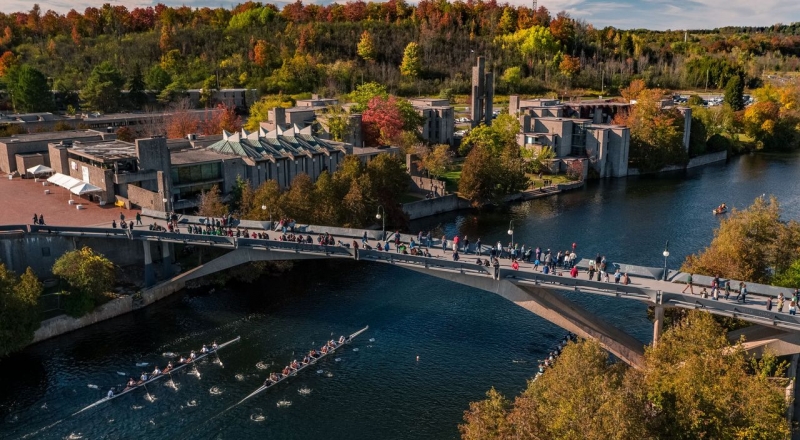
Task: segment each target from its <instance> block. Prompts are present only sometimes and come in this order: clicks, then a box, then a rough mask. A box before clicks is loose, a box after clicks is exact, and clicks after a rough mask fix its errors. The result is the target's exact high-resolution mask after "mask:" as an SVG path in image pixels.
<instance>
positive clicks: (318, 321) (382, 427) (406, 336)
mask: <svg viewBox="0 0 800 440" xmlns="http://www.w3.org/2000/svg"><path fill="white" fill-rule="evenodd" d="M798 181H800V156H797V155H789V156H787V155H783V156H769V155H754V156H745V157H741V158H737V159H734V160H733V161H731V163H729V164H727V165H719V166H712V167H707V168H704V169H702V170H698V171H693V172H690V173H687V174H684V173H680V174H675V175H670V176H660V177H643V178H635V179H620V180H614V181H606V182H601V183H594V184H591V185H589V186H588V187H586V188H584V189H581V190H578V191H574V192H569V193H564V194H562V195H558V196H556V197H551V198H548V199H543V200H537V201H531V202H528V203H524V204H519V205H516V206H514V207H513V208H512V209H511V212H505V213H500V212H497V213H487V214H482V215H481V216H480V218H478V217H477V216H476V215H474V214H469V213H458V214H451V215H446V216H441V217H437V218H433V219H428V220H426V221H423V222H419V223H418V224H416V225H414V228H427V227H430V226H441V227H443V228H444V229H445V231H447V233H448V235H452V234H453V233H456V232H458V233H460V234H467V235H468V236H469V237H470V239H471V240H475V238H477V237H481V238H482V241H483V242H484V243H489V242H493V241H496V240H503V241H504V242H508V241H509V237H508V235H506V230H507V229H508V227H509V221H510V220H513V222H514V230H515V232H514V238H515V240H516V241H518V242H522V243H527V244H529V245H533V246H536V245H540V246H544V247H549V248H552V249H556V248H567V247H569V246H571V244H572V243H573V242H576V243H577V244H578V250H579V252H580V253H581V254H582V256H589V255H594V253H595V252H601V253H603V254H605V255H608V256H609V258H612V259H613V260H615V261H622V262H628V263H635V264H643V265H651V266H661V265H663V264H664V261H663V257H662V256H661V252H662V251H663V247H664V242H665V241H666V240H669V243H670V244H669V249H670V252H671V256H670V259H669V264H670V267H676V266H677V265H679V262H680V261H681V260H682V259H683V258H684V257H685V256H686V255H687V254H689V253H691V252H695V251H696V250H698V249H699V248H701V247H703V246H705V245H706V244H707V243H708V241H709V239H710V237H711V235H712V233H713V229H714V227H715V226H716V225H717V224H718V221H719V219H718V218H715V217H714V216H713V215H712V214H711V209H713V208H714V207H715V206H716V205H718V204H719V203H722V202H725V203H727V204H728V205H729V206H735V207H745V206H747V205H748V204H750V203H751V202H752V200H753V199H754V198H755V197H757V196H759V195H761V194H764V193H766V194H774V195H776V196H778V198H779V200H780V201H781V203H782V205H783V208H784V216H785V217H786V218H798V217H800V204H798V199H799V198H800V187H799V186H798V184H797V183H796V182H798ZM566 295H569V296H570V298H573V299H575V300H576V301H579V302H581V303H582V304H583V305H584V306H586V307H587V308H589V309H590V310H593V311H595V312H596V313H597V314H598V315H599V316H601V317H603V318H605V319H607V320H609V321H612V322H614V323H617V324H618V325H619V326H620V327H622V328H624V329H625V330H627V331H628V332H630V333H631V334H633V335H634V336H636V337H637V338H640V339H641V340H642V341H647V340H649V338H650V337H651V335H652V326H651V324H650V322H649V321H648V320H647V318H646V315H645V308H644V307H643V306H642V305H640V304H638V303H635V302H627V301H619V300H613V299H610V298H602V297H582V296H575V295H573V294H568V293H567V294H566ZM365 325H369V326H370V329H369V330H368V331H367V332H366V333H364V334H363V335H362V336H360V337H359V338H358V339H356V340H355V341H354V343H353V344H352V345H351V346H348V347H345V348H343V349H342V350H340V351H339V352H337V353H336V355H335V356H333V357H330V358H327V359H325V360H324V361H323V362H321V363H320V364H319V365H318V366H316V367H312V368H309V369H307V370H304V371H303V372H301V373H300V374H299V375H298V377H296V378H292V379H291V380H290V381H288V382H286V383H283V384H281V385H278V386H277V387H275V388H273V389H271V390H269V391H267V392H265V393H262V394H261V395H259V396H257V397H255V398H253V399H251V400H249V401H247V402H246V403H244V404H242V405H241V406H240V407H237V408H235V409H233V410H231V411H230V412H228V413H226V414H224V415H223V416H221V417H218V418H214V417H215V416H216V415H218V414H219V413H220V412H221V411H222V410H223V409H225V408H227V407H228V406H229V405H231V404H233V403H234V402H236V401H238V400H239V399H241V398H242V397H244V396H245V395H247V394H249V393H250V392H251V391H253V390H254V389H256V388H258V386H259V385H260V384H261V382H262V381H263V379H264V377H265V376H266V375H267V374H268V372H269V371H274V370H278V369H280V368H281V367H282V366H283V365H285V364H287V363H288V362H289V361H290V360H291V359H292V358H294V357H297V356H299V354H300V353H302V352H305V351H307V350H308V349H310V348H311V347H315V346H318V345H319V344H321V343H322V341H324V340H326V339H329V338H331V335H333V336H335V337H338V336H339V335H340V334H349V333H352V332H354V331H356V330H358V329H360V328H362V327H363V326H365ZM563 334H564V332H563V331H562V330H561V329H559V328H557V327H555V326H553V325H551V324H549V323H547V322H546V321H544V320H542V319H540V318H538V317H536V316H535V315H533V314H531V313H529V312H527V311H525V310H523V309H521V308H519V307H517V306H515V305H513V304H511V303H509V302H506V301H505V300H503V299H501V298H499V297H496V296H494V295H493V294H490V293H485V292H481V291H478V290H473V289H469V288H464V287H461V286H459V285H455V284H450V283H447V282H445V281H440V280H438V279H435V278H430V277H427V276H424V275H420V274H417V273H413V272H407V271H404V270H402V269H398V268H392V267H388V266H384V265H377V264H369V263H356V262H350V261H338V262H325V261H321V262H320V261H318V262H299V263H296V264H295V268H294V270H293V271H291V272H290V273H288V274H284V275H281V276H278V277H272V278H266V279H263V280H262V281H261V282H259V283H257V284H254V285H248V286H231V287H228V288H225V289H217V290H216V291H214V292H207V291H204V290H203V291H200V290H198V291H191V292H187V293H185V294H181V295H176V296H174V297H171V298H168V299H166V300H164V301H162V302H160V303H158V304H156V305H154V306H152V307H149V308H147V309H145V310H140V311H138V312H135V313H131V314H129V315H126V316H123V317H120V318H117V319H115V320H113V321H110V322H104V323H101V324H98V325H95V326H92V327H89V328H87V329H84V330H81V331H78V332H76V333H73V334H69V335H66V336H62V337H59V338H56V339H53V340H50V341H46V342H44V343H41V344H37V345H35V346H33V347H31V348H29V349H27V350H25V351H24V352H22V353H19V354H17V355H14V356H12V357H10V358H8V359H5V360H3V361H0V438H2V439H6V438H20V437H23V436H28V437H27V438H42V439H64V438H73V439H74V438H79V437H80V438H84V439H101V438H102V439H134V438H148V439H161V438H189V437H192V438H201V439H205V438H208V439H233V438H238V439H241V438H254V437H256V436H258V437H259V438H273V439H301V438H302V439H306V438H309V437H310V436H317V437H320V438H329V439H455V438H458V430H457V424H458V423H459V422H460V420H461V416H462V413H463V411H464V410H465V409H466V408H467V406H468V403H469V402H470V401H472V400H476V399H479V398H481V396H483V394H484V393H485V392H486V390H487V389H488V388H490V387H492V386H494V387H496V388H497V389H499V390H500V391H501V392H503V393H505V394H506V395H508V396H513V395H514V394H516V393H518V392H520V391H521V390H522V389H524V387H525V383H526V380H527V379H528V378H529V377H531V376H532V375H533V373H534V370H535V368H536V362H537V360H538V359H541V358H542V357H544V356H545V355H546V353H547V351H548V350H549V348H550V347H551V346H552V345H553V344H554V343H555V342H556V341H557V340H558V339H560V338H561V337H562V336H563ZM239 335H240V336H241V337H242V341H241V343H238V344H235V345H233V346H230V347H228V348H225V349H224V350H222V351H221V352H220V353H219V354H220V357H221V360H222V363H223V365H224V367H222V366H220V365H219V364H218V363H216V362H213V361H211V360H208V361H204V362H201V363H200V364H199V365H198V371H199V373H200V374H199V377H196V376H193V375H189V374H187V373H186V371H181V372H179V373H177V374H176V375H175V382H176V383H177V390H175V389H173V388H170V387H167V386H165V383H166V381H163V380H162V381H159V382H155V383H153V384H152V385H151V386H149V387H148V390H149V394H150V395H151V396H153V397H154V398H155V400H153V401H150V400H147V399H146V398H145V396H146V393H145V392H144V391H143V390H137V391H135V392H132V393H130V394H128V395H125V396H122V397H120V398H118V399H115V400H114V401H112V402H110V403H107V404H104V405H102V406H100V407H98V408H96V409H94V410H90V411H87V412H86V413H82V414H79V415H77V416H74V417H69V414H72V413H73V412H75V411H77V410H78V409H80V408H82V407H84V406H85V405H88V404H90V403H91V402H93V401H95V400H97V399H99V398H101V397H103V396H104V395H105V393H106V391H107V390H108V388H109V387H110V386H113V385H121V384H123V383H124V382H125V381H126V380H127V377H128V376H135V375H138V374H140V373H141V371H142V370H143V368H142V367H137V365H136V364H137V363H143V362H146V363H148V364H149V365H148V367H147V369H148V371H152V368H153V365H154V364H159V365H161V366H163V365H164V364H165V363H166V362H167V360H168V358H167V357H165V356H164V353H167V352H177V353H186V352H187V351H188V350H191V349H198V348H199V346H200V345H201V344H203V343H209V342H211V341H212V340H215V339H216V340H217V341H218V342H222V341H225V340H228V339H232V338H233V337H236V336H239ZM354 349H357V351H355V350H354ZM417 356H419V361H417V360H416V357H417ZM335 358H338V359H339V361H336V359H335ZM264 365H272V366H271V367H269V368H268V369H260V368H259V366H260V367H263V366H264ZM318 369H321V370H323V371H324V373H330V374H317V372H316V370H318ZM184 370H186V369H184ZM119 373H125V375H124V376H123V375H121V374H119ZM327 376H330V377H327ZM90 385H91V387H90ZM95 385H96V386H97V389H95V388H94V387H93V386H95ZM301 388H307V389H310V390H311V392H310V394H308V395H301V394H300V393H299V392H298V391H299V390H300V389H301ZM281 400H286V401H290V402H292V404H291V406H288V407H278V406H277V403H278V401H281ZM54 423H56V424H55V425H52V424H54ZM51 425H52V426H51Z"/></svg>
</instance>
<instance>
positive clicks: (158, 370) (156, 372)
mask: <svg viewBox="0 0 800 440" xmlns="http://www.w3.org/2000/svg"><path fill="white" fill-rule="evenodd" d="M159 374H161V370H160V369H159V368H158V365H156V368H155V369H154V370H153V374H151V375H150V376H158V375H159Z"/></svg>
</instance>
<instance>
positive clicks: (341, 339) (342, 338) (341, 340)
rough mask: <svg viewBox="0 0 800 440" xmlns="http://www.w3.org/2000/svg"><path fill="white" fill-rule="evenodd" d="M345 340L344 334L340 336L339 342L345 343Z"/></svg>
mask: <svg viewBox="0 0 800 440" xmlns="http://www.w3.org/2000/svg"><path fill="white" fill-rule="evenodd" d="M344 341H345V339H344V335H342V336H339V343H340V344H344Z"/></svg>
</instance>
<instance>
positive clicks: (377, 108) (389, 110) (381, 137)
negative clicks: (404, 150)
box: [361, 96, 403, 146]
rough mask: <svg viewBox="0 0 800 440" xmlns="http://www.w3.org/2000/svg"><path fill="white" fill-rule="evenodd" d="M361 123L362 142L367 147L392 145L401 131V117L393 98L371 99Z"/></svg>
mask: <svg viewBox="0 0 800 440" xmlns="http://www.w3.org/2000/svg"><path fill="white" fill-rule="evenodd" d="M361 121H362V124H363V131H364V142H365V143H366V144H367V145H369V146H376V145H392V144H393V143H394V142H395V141H396V140H397V139H398V137H399V136H400V133H401V132H402V131H403V117H402V115H401V114H400V109H399V108H398V106H397V98H395V97H394V96H390V97H389V98H381V97H379V96H376V97H374V98H372V99H371V100H370V101H369V104H367V109H366V110H365V111H364V113H363V114H362V116H361Z"/></svg>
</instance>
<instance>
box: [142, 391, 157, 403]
mask: <svg viewBox="0 0 800 440" xmlns="http://www.w3.org/2000/svg"><path fill="white" fill-rule="evenodd" d="M144 398H145V400H147V401H148V402H150V403H153V402H155V401H156V400H158V398H156V396H154V395H152V394H150V393H147V394H145V395H144Z"/></svg>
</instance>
